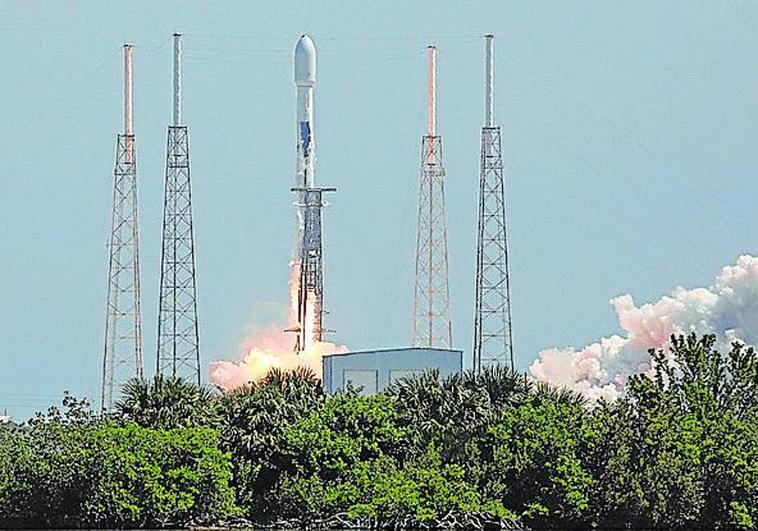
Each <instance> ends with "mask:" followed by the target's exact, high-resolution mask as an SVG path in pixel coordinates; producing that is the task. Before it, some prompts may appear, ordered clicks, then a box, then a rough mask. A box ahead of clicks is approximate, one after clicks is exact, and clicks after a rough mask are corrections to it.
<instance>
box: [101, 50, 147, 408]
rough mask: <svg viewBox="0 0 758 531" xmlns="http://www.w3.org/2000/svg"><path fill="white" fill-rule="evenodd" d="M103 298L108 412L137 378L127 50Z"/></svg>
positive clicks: (138, 321) (138, 322)
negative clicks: (106, 286)
mask: <svg viewBox="0 0 758 531" xmlns="http://www.w3.org/2000/svg"><path fill="white" fill-rule="evenodd" d="M113 174H114V182H113V213H112V222H111V237H110V244H109V245H108V250H109V261H108V262H109V265H108V290H107V291H108V298H107V308H106V318H105V349H104V352H103V385H102V393H101V403H100V408H101V411H102V412H103V413H106V412H108V411H110V410H111V409H112V408H113V406H114V403H115V400H116V399H117V397H118V394H119V393H120V391H121V388H122V387H123V385H124V384H125V383H126V382H128V381H129V380H131V379H132V378H134V377H139V378H141V377H142V375H143V361H142V315H141V311H140V265H139V223H138V219H139V215H138V212H139V209H138V206H137V153H136V150H135V146H134V133H133V131H132V45H131V44H125V45H124V132H123V133H120V134H118V135H117V138H116V165H115V169H114V172H113Z"/></svg>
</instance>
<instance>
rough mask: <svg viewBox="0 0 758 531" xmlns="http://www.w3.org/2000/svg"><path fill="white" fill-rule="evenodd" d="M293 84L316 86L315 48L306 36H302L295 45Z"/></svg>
mask: <svg viewBox="0 0 758 531" xmlns="http://www.w3.org/2000/svg"><path fill="white" fill-rule="evenodd" d="M295 84H296V85H298V86H305V87H309V86H311V87H312V86H313V85H315V84H316V46H315V45H314V44H313V40H312V39H311V38H310V37H309V36H308V35H303V36H302V37H300V39H298V41H297V44H296V45H295Z"/></svg>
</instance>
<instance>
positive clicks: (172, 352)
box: [157, 33, 201, 385]
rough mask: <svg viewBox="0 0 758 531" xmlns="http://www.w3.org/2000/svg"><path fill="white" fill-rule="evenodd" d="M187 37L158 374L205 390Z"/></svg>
mask: <svg viewBox="0 0 758 531" xmlns="http://www.w3.org/2000/svg"><path fill="white" fill-rule="evenodd" d="M181 38H182V36H181V34H179V33H175V34H174V35H173V39H174V76H173V120H172V123H171V125H169V126H168V135H167V142H166V182H165V191H164V204H163V237H162V246H161V276H160V293H159V301H158V347H157V372H158V374H166V375H171V376H174V377H179V378H184V379H186V380H187V381H190V382H192V383H196V384H198V385H200V380H201V378H200V376H201V371H200V344H199V338H198V319H197V282H196V270H195V236H194V227H193V223H192V186H191V179H190V151H189V132H188V129H187V125H185V124H183V122H182V70H181V64H182V63H181Z"/></svg>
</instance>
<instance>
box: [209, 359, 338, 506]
mask: <svg viewBox="0 0 758 531" xmlns="http://www.w3.org/2000/svg"><path fill="white" fill-rule="evenodd" d="M324 399H325V397H324V393H323V390H322V388H321V383H320V381H319V380H318V379H316V378H315V376H314V375H313V373H312V372H310V371H307V370H297V371H294V372H291V373H284V372H282V371H279V370H272V371H271V372H269V374H267V375H266V377H264V378H263V379H262V380H261V381H260V382H258V383H256V384H251V385H248V386H245V387H243V388H240V389H237V390H235V391H232V392H230V393H227V394H225V395H223V396H222V397H221V398H220V400H219V403H218V412H219V416H220V422H221V424H222V426H223V429H222V430H221V434H222V437H221V447H222V448H223V449H224V450H225V451H227V452H230V453H231V455H232V464H233V467H234V478H233V485H234V487H235V489H236V492H237V499H238V500H239V503H240V505H241V506H242V507H244V508H245V513H246V515H247V517H248V518H251V519H256V520H267V519H274V518H276V517H277V516H278V515H277V511H276V509H275V508H274V509H273V510H272V509H271V504H270V503H269V501H268V499H269V497H270V496H271V493H272V489H273V487H274V485H276V483H277V482H278V481H279V478H280V476H281V475H282V474H283V473H284V472H285V471H287V470H289V469H291V467H292V456H291V455H290V453H289V451H288V448H287V441H286V436H285V432H286V430H287V428H288V427H289V426H291V425H292V424H294V423H295V422H297V421H299V420H300V419H302V418H304V417H305V416H307V415H308V414H310V412H311V411H313V410H314V409H315V408H317V407H319V406H320V405H321V404H322V403H323V402H324Z"/></svg>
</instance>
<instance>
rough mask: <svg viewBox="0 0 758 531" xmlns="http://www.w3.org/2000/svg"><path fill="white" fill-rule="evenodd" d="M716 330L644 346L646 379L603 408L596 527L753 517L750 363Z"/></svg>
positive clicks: (721, 522) (757, 441)
mask: <svg viewBox="0 0 758 531" xmlns="http://www.w3.org/2000/svg"><path fill="white" fill-rule="evenodd" d="M715 346H716V338H715V337H714V336H703V337H700V338H698V337H697V336H695V335H694V334H691V335H689V336H686V337H685V336H672V338H671V348H670V355H667V353H665V352H664V351H662V350H657V351H656V350H651V351H650V354H651V357H652V359H653V377H652V378H649V377H647V376H643V375H641V376H634V377H632V378H631V380H630V382H629V386H628V393H627V396H626V397H625V398H624V399H622V400H620V401H619V402H617V403H615V404H602V405H601V407H600V408H599V409H598V410H597V411H596V414H595V416H596V425H597V427H598V430H599V431H600V432H601V437H602V440H603V442H602V445H601V446H600V447H599V451H598V453H597V455H596V456H595V459H594V463H593V464H592V468H593V469H594V470H595V471H596V472H595V475H596V476H597V477H598V483H597V491H596V493H597V495H596V500H597V507H596V510H595V512H596V513H597V521H598V523H599V525H608V526H623V525H630V526H633V527H666V528H674V529H687V528H692V527H697V528H708V529H730V528H752V527H754V526H755V525H756V523H758V422H756V418H757V415H756V408H758V402H756V400H755V397H756V396H757V395H756V393H758V361H757V360H756V354H755V352H754V350H753V349H752V348H745V347H744V346H742V345H740V344H738V343H735V344H733V345H732V349H731V351H730V352H729V353H728V354H727V355H725V356H724V355H722V354H721V353H719V352H718V351H717V350H716V349H715Z"/></svg>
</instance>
